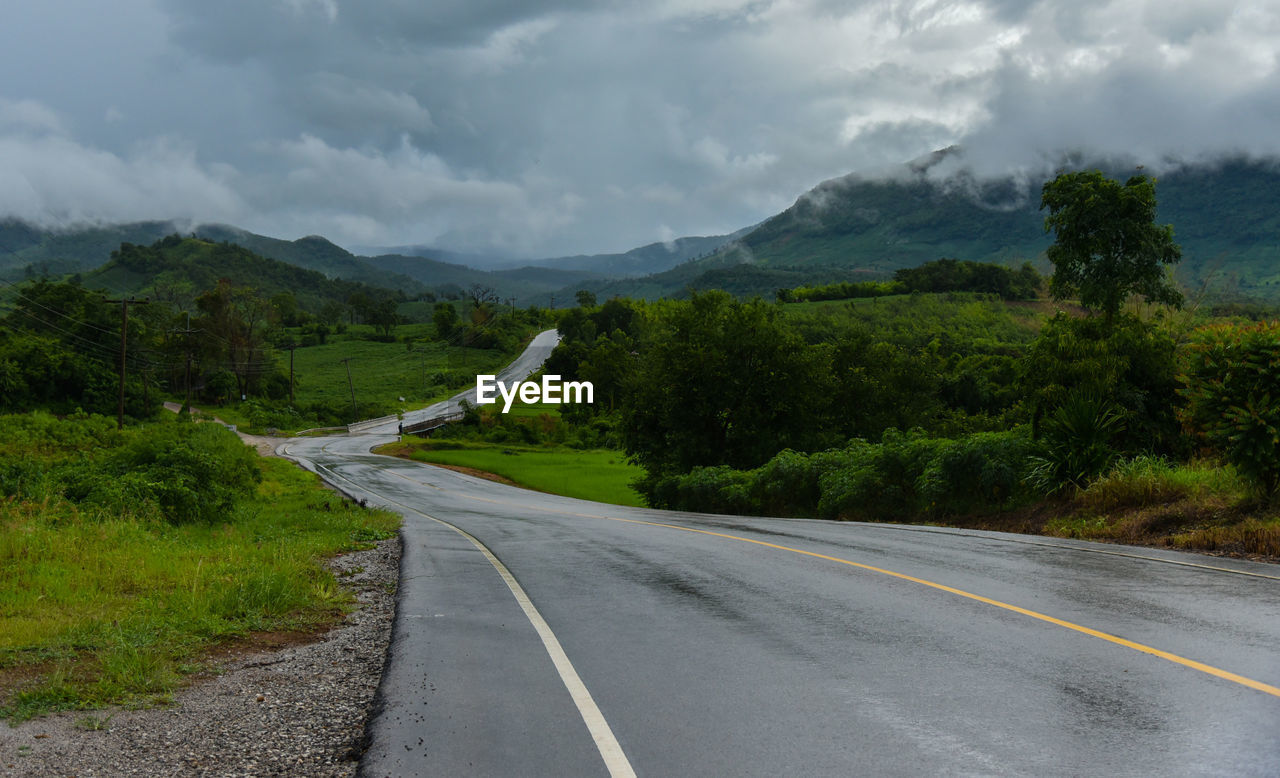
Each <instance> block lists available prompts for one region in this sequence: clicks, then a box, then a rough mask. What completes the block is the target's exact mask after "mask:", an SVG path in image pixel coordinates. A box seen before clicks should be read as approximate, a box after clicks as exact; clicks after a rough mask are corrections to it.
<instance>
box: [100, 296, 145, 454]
mask: <svg viewBox="0 0 1280 778" xmlns="http://www.w3.org/2000/svg"><path fill="white" fill-rule="evenodd" d="M107 302H108V303H110V304H112V305H115V304H116V303H120V403H119V405H118V406H117V407H116V429H118V430H122V429H124V358H125V350H126V348H127V344H128V340H129V306H130V305H131V304H132V305H146V304H147V303H149V302H150V300H134V299H131V298H128V297H126V298H124V299H123V300H107Z"/></svg>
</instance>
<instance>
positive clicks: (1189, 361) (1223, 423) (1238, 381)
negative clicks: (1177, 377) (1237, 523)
mask: <svg viewBox="0 0 1280 778" xmlns="http://www.w3.org/2000/svg"><path fill="white" fill-rule="evenodd" d="M1182 380H1183V383H1184V387H1183V389H1182V395H1183V397H1184V398H1185V399H1186V401H1187V405H1186V409H1185V411H1184V416H1183V418H1184V420H1185V422H1186V424H1187V426H1188V427H1189V428H1191V429H1192V430H1193V431H1194V432H1195V433H1196V434H1197V435H1199V436H1200V437H1201V438H1202V439H1203V440H1204V441H1205V442H1206V443H1208V444H1209V445H1210V446H1212V447H1213V448H1214V449H1216V450H1217V451H1218V452H1220V453H1221V454H1222V456H1223V457H1224V458H1225V459H1226V460H1227V461H1228V462H1230V463H1232V464H1233V465H1235V467H1236V470H1238V471H1239V472H1240V474H1241V475H1243V476H1244V477H1246V478H1247V479H1249V481H1250V482H1251V483H1252V484H1253V485H1254V487H1255V488H1256V489H1257V491H1258V492H1259V493H1260V494H1261V496H1263V497H1264V498H1266V499H1273V498H1274V497H1275V496H1276V494H1277V490H1278V489H1280V323H1277V322H1264V323H1258V324H1253V325H1230V324H1222V325H1216V326H1212V327H1207V328H1205V329H1203V330H1200V331H1199V332H1197V333H1196V336H1195V338H1194V339H1193V341H1192V343H1191V345H1190V347H1189V348H1188V349H1187V352H1186V366H1185V374H1184V376H1183V379H1182Z"/></svg>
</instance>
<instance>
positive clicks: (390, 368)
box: [278, 325, 514, 407]
mask: <svg viewBox="0 0 1280 778" xmlns="http://www.w3.org/2000/svg"><path fill="white" fill-rule="evenodd" d="M427 326H428V325H417V327H427ZM414 328H415V327H413V326H405V327H400V328H398V329H397V334H398V335H411V334H412V330H413V329H414ZM362 329H365V328H363V327H361V326H355V327H352V328H351V329H350V330H349V331H348V336H347V337H345V338H344V337H342V336H338V337H334V336H330V338H329V342H328V343H325V344H324V345H320V346H308V347H307V348H299V349H297V350H296V351H294V363H293V370H294V396H295V398H296V400H297V402H298V403H300V404H305V403H312V402H330V401H338V402H350V401H351V388H350V387H348V385H347V365H346V363H344V362H343V361H342V360H343V359H345V358H350V360H351V362H350V365H351V387H354V389H355V395H356V404H357V405H359V404H361V403H363V402H369V403H376V404H379V405H393V406H397V407H401V406H404V407H409V406H417V405H422V404H426V403H429V402H434V401H435V400H439V399H442V398H443V397H447V396H449V395H451V394H453V393H455V392H457V391H458V390H460V389H461V388H463V387H465V386H466V385H467V384H470V383H474V381H475V374H476V373H494V372H497V371H498V370H499V369H500V368H501V367H502V366H504V365H506V364H507V363H508V362H510V361H511V359H512V357H513V356H514V355H513V354H508V353H504V352H501V351H497V350H492V349H474V348H464V347H461V346H447V345H445V344H444V343H442V342H440V341H433V342H429V343H414V344H407V343H402V342H395V343H378V342H376V341H371V340H360V339H357V338H355V337H352V336H353V335H357V334H359V332H360V330H362ZM368 329H369V330H370V331H372V328H371V327H370V328H368ZM402 331H403V332H402ZM411 345H412V348H411V347H410V346H411ZM278 360H279V364H280V366H281V367H282V368H284V370H286V371H287V370H288V369H289V354H288V352H281V353H280V354H279V356H278ZM401 397H403V398H405V400H404V402H401V401H400V398H401Z"/></svg>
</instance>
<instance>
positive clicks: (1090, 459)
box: [1029, 393, 1124, 494]
mask: <svg viewBox="0 0 1280 778" xmlns="http://www.w3.org/2000/svg"><path fill="white" fill-rule="evenodd" d="M1123 430H1124V417H1123V416H1122V415H1121V411H1120V410H1119V409H1118V408H1116V407H1115V405H1114V404H1113V403H1111V402H1110V401H1108V400H1104V399H1102V398H1100V397H1097V396H1094V395H1092V394H1084V393H1075V394H1072V395H1071V396H1070V397H1069V398H1067V401H1066V402H1065V403H1063V404H1062V406H1061V407H1059V408H1058V409H1057V410H1055V411H1054V412H1053V414H1052V415H1050V416H1049V418H1048V419H1047V420H1046V421H1045V422H1044V424H1043V428H1042V436H1041V453H1040V454H1036V455H1033V456H1032V457H1031V465H1032V467H1031V472H1030V474H1029V477H1030V481H1031V484H1032V486H1033V487H1034V488H1035V489H1036V490H1037V491H1039V492H1040V493H1042V494H1052V493H1054V492H1057V491H1060V490H1062V489H1065V488H1067V487H1069V486H1077V487H1083V486H1084V485H1085V484H1087V483H1088V482H1089V481H1090V480H1091V479H1093V478H1094V477H1095V476H1097V475H1099V474H1100V473H1102V472H1104V471H1106V469H1107V468H1109V467H1110V466H1111V464H1112V463H1113V462H1115V461H1116V458H1117V457H1118V456H1119V455H1118V454H1117V453H1116V450H1115V448H1114V446H1113V442H1114V440H1115V438H1116V436H1117V435H1119V434H1120V433H1121V432H1123Z"/></svg>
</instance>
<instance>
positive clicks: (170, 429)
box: [65, 424, 262, 524]
mask: <svg viewBox="0 0 1280 778" xmlns="http://www.w3.org/2000/svg"><path fill="white" fill-rule="evenodd" d="M65 475H66V481H67V488H66V494H67V497H68V498H70V499H72V500H73V501H74V502H81V503H90V504H97V505H100V506H103V507H110V508H112V509H115V510H117V511H129V512H132V511H133V510H136V509H138V508H140V507H143V506H146V505H148V504H149V505H152V506H154V508H155V509H157V510H158V511H159V512H160V513H161V515H163V517H164V518H165V519H166V520H167V521H169V522H170V523H173V524H184V523H188V522H196V521H200V522H206V523H211V522H213V521H215V520H217V519H218V518H221V517H222V516H224V515H225V514H226V513H228V512H230V511H231V509H232V508H233V507H234V506H235V503H236V500H237V499H238V498H240V497H242V496H244V495H247V494H249V493H251V492H252V490H253V488H254V486H255V485H256V484H257V483H258V482H259V481H260V480H261V479H262V474H261V472H260V471H259V470H258V466H257V455H256V454H254V452H253V450H252V449H250V448H249V447H248V446H245V445H244V444H243V443H241V442H240V439H239V438H237V437H236V436H235V435H234V434H233V433H231V432H229V431H228V430H226V429H223V428H222V427H220V426H218V425H215V424H162V425H156V426H154V427H151V428H149V429H147V430H145V431H143V432H139V433H138V434H136V435H135V436H134V437H133V439H132V440H130V441H129V442H128V443H127V444H125V445H124V446H122V447H120V448H118V449H115V450H113V451H110V452H107V453H106V454H105V455H104V456H103V458H102V461H101V462H99V463H96V464H93V465H90V464H89V463H87V462H86V463H84V464H82V465H76V466H73V467H72V468H71V469H70V470H68V471H67V472H66V474H65Z"/></svg>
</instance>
